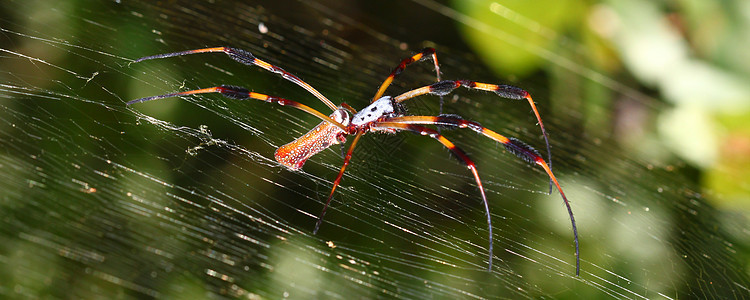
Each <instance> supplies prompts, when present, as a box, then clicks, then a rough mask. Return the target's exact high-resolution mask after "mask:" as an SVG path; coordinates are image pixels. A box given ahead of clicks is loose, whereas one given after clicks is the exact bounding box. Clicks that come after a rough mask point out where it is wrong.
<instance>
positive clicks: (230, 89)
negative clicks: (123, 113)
mask: <svg viewBox="0 0 750 300" xmlns="http://www.w3.org/2000/svg"><path fill="white" fill-rule="evenodd" d="M206 93H220V94H221V95H223V96H224V97H227V98H230V99H236V100H245V99H256V100H261V101H264V102H269V103H276V104H279V105H281V106H289V107H294V108H296V109H299V110H301V111H304V112H306V113H308V114H311V115H313V116H316V117H318V118H319V119H321V120H323V121H327V122H329V123H331V124H333V125H335V126H337V127H339V128H341V129H342V130H347V127H346V126H344V125H343V124H341V123H339V122H336V120H334V119H331V117H329V116H326V115H324V114H323V113H321V112H319V111H317V110H315V109H314V108H312V107H309V106H307V105H304V104H302V103H299V102H296V101H292V100H289V99H284V98H280V97H275V96H269V95H266V94H260V93H255V92H251V91H250V90H248V89H246V88H243V87H238V86H231V85H222V86H217V87H211V88H205V89H199V90H192V91H184V92H179V93H172V94H166V95H159V96H151V97H145V98H140V99H135V100H132V101H128V103H127V105H131V104H135V103H140V102H146V101H151V100H156V99H163V98H171V97H177V96H185V95H195V94H206Z"/></svg>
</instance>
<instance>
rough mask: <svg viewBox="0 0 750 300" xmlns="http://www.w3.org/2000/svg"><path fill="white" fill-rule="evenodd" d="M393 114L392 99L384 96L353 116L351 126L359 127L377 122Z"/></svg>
mask: <svg viewBox="0 0 750 300" xmlns="http://www.w3.org/2000/svg"><path fill="white" fill-rule="evenodd" d="M393 112H394V109H393V99H392V98H391V97H390V96H384V97H381V98H380V99H378V100H376V101H375V102H373V103H371V104H370V105H369V106H367V107H365V108H364V109H362V110H360V111H359V112H358V113H357V114H355V115H354V117H352V124H353V125H356V126H361V125H364V124H367V123H370V122H374V121H377V120H378V118H380V117H382V116H384V115H387V114H392V113H393Z"/></svg>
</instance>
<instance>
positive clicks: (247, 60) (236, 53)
mask: <svg viewBox="0 0 750 300" xmlns="http://www.w3.org/2000/svg"><path fill="white" fill-rule="evenodd" d="M207 52H224V53H225V54H227V55H229V57H231V58H232V59H234V60H236V61H238V62H240V63H243V64H245V65H249V66H251V65H255V66H258V67H261V68H263V69H265V70H266V71H269V72H272V73H276V74H280V75H281V77H282V78H284V79H286V80H289V81H291V82H293V83H294V84H296V85H298V86H300V87H302V88H304V89H305V90H307V91H308V92H310V93H311V94H313V95H314V96H315V97H316V98H318V99H319V100H320V101H322V102H323V103H325V105H326V106H328V107H329V108H331V110H336V109H337V108H336V105H334V104H333V102H331V100H328V98H326V97H325V96H323V94H321V93H320V92H318V90H316V89H315V88H313V87H312V86H311V85H309V84H307V82H304V81H302V79H300V78H299V77H297V76H295V75H294V74H292V73H289V72H287V71H284V69H282V68H280V67H277V66H274V65H272V64H269V63H267V62H265V61H263V60H260V59H258V58H256V57H255V56H254V55H253V54H252V53H250V52H249V51H246V50H242V49H237V48H230V47H213V48H203V49H195V50H187V51H181V52H173V53H165V54H157V55H152V56H146V57H141V58H139V59H136V60H135V61H134V62H136V63H138V62H142V61H144V60H150V59H157V58H166V57H173V56H182V55H188V54H195V53H207Z"/></svg>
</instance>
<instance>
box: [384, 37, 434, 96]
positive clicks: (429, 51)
mask: <svg viewBox="0 0 750 300" xmlns="http://www.w3.org/2000/svg"><path fill="white" fill-rule="evenodd" d="M430 57H432V61H433V63H434V64H435V73H437V81H440V65H438V60H437V54H435V49H434V48H424V49H422V52H419V53H417V54H414V55H413V56H411V57H407V58H405V59H404V60H402V61H401V63H399V64H398V66H396V68H394V69H393V71H392V72H391V74H390V75H388V77H386V78H385V80H384V81H383V83H382V84H381V85H380V88H378V91H377V92H376V93H375V97H372V101H370V102H375V100H378V99H380V97H382V96H383V94H385V90H386V89H388V87H389V86H390V85H391V83H392V82H393V79H394V78H396V76H398V75H399V74H401V72H403V71H404V69H406V66H408V65H410V64H412V63H414V62H418V61H421V60H423V59H428V58H430Z"/></svg>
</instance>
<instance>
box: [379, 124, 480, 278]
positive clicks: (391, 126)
mask: <svg viewBox="0 0 750 300" xmlns="http://www.w3.org/2000/svg"><path fill="white" fill-rule="evenodd" d="M372 128H373V129H396V130H408V131H412V132H415V133H418V134H421V135H427V136H429V137H431V138H434V139H436V140H437V141H438V142H440V143H441V144H443V146H445V147H446V148H448V150H450V151H451V152H453V154H455V155H456V156H457V157H458V158H459V159H460V160H461V161H463V162H464V164H466V166H467V167H468V168H469V170H470V171H471V174H472V175H474V180H475V181H476V182H477V186H478V187H479V192H480V193H481V194H482V201H484V210H485V211H486V212H487V228H488V230H489V247H488V252H489V259H488V260H489V266H488V267H487V270H488V271H492V218H491V217H490V206H489V202H487V196H486V195H485V193H484V186H483V185H482V180H480V179H479V173H477V167H476V165H475V164H474V162H473V161H472V160H471V159H470V158H469V156H468V155H466V152H464V151H463V150H461V148H458V147H457V146H456V145H455V144H453V143H452V142H451V141H449V140H448V139H446V138H445V137H443V136H442V135H440V133H438V132H437V131H436V130H433V129H430V128H427V127H422V126H419V125H414V124H407V123H403V122H401V123H399V122H391V119H386V120H385V121H382V122H375V123H373V125H372Z"/></svg>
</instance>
